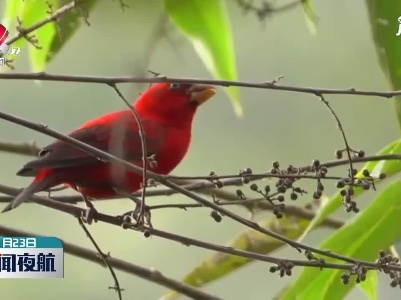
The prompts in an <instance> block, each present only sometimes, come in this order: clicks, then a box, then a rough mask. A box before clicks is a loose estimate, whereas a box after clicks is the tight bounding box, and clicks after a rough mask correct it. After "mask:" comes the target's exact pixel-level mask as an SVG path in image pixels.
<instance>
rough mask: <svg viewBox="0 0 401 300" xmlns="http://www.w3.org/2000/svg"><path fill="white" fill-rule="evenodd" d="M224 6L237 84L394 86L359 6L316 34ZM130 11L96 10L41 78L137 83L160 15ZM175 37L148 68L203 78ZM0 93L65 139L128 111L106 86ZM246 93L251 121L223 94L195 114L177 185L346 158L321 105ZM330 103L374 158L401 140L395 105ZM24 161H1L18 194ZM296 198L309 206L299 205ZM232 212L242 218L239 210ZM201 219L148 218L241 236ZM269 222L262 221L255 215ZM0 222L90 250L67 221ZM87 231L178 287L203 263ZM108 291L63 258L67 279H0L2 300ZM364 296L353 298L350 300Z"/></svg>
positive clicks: (8, 84) (166, 213) (229, 288)
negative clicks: (128, 78) (130, 78)
mask: <svg viewBox="0 0 401 300" xmlns="http://www.w3.org/2000/svg"><path fill="white" fill-rule="evenodd" d="M227 2H228V9H229V14H230V18H231V22H232V27H233V34H234V41H235V47H236V55H237V63H238V71H239V77H240V79H242V80H247V81H254V82H265V81H269V80H272V79H274V78H276V77H277V76H279V75H284V76H285V78H284V79H282V83H283V84H284V83H285V84H291V85H297V86H315V87H327V88H349V87H355V88H358V89H369V90H385V89H388V86H387V83H386V82H385V79H384V77H383V76H382V74H381V71H380V68H379V65H378V62H377V58H376V53H375V51H374V46H373V43H372V39H371V33H370V28H369V23H368V19H367V14H366V8H365V4H364V2H363V1H349V0H338V1H329V0H321V1H314V3H313V5H314V7H315V12H316V13H317V15H318V16H319V22H318V25H317V29H318V30H317V35H316V36H313V35H311V34H310V32H309V31H308V28H307V26H306V24H305V20H304V15H303V12H302V8H301V6H299V7H298V8H295V9H293V10H290V11H288V12H284V13H278V14H274V15H272V16H271V17H270V18H268V19H267V20H266V21H264V22H262V23H261V22H259V21H258V20H257V18H256V17H255V16H254V15H253V14H247V15H244V14H243V11H242V10H241V9H240V8H239V7H238V5H237V4H236V2H235V1H232V2H231V1H227ZM277 2H278V1H277ZM280 2H281V1H280ZM280 2H278V4H279V3H280ZM2 5H3V3H0V9H1V8H2ZM130 6H131V7H130V8H129V9H126V10H125V12H122V11H121V9H120V7H119V5H118V1H114V2H113V1H101V2H100V3H99V4H98V5H97V7H96V8H95V9H94V10H93V12H92V13H91V15H90V18H89V21H90V24H91V26H90V27H87V26H84V27H82V28H81V29H79V31H78V32H77V34H76V35H75V36H74V37H73V38H72V39H71V40H70V41H69V42H68V44H67V45H66V46H65V47H64V48H63V50H62V51H61V52H60V53H59V54H58V56H57V57H56V59H55V60H54V61H53V62H52V63H51V64H50V65H49V67H48V68H47V70H46V71H47V72H51V73H65V74H82V75H84V74H87V75H89V74H91V75H108V76H112V75H116V76H117V75H132V74H133V73H135V71H136V70H137V69H138V68H137V67H138V66H139V65H141V62H142V61H143V58H144V57H146V56H147V53H146V52H147V51H148V49H147V47H148V43H149V41H150V40H151V39H152V38H153V37H152V35H153V34H154V32H155V27H156V26H157V23H158V22H159V19H160V16H161V15H162V13H163V7H162V5H161V2H160V1H157V0H149V1H130ZM0 11H1V10H0ZM170 37H171V39H172V40H173V42H174V43H173V44H174V46H173V47H172V45H171V42H170V41H169V40H166V39H162V40H161V41H160V42H159V43H157V45H156V48H155V49H154V53H153V55H152V57H151V61H150V64H149V69H150V70H152V71H156V72H160V73H162V74H166V75H171V76H182V77H200V78H205V77H210V75H209V74H208V72H207V71H206V69H205V67H204V66H203V64H202V63H201V61H200V59H199V58H198V56H197V55H196V54H195V52H194V50H193V48H192V46H191V44H189V43H188V42H187V41H186V40H185V39H184V38H183V37H182V36H181V35H180V34H179V33H177V32H174V31H173V32H171V33H170ZM27 52H28V51H27V49H26V48H25V49H23V50H22V51H21V54H20V55H24V56H25V57H23V58H20V59H19V61H18V62H17V63H16V70H17V71H20V72H22V71H26V72H28V71H29V63H28V57H27ZM145 87H146V86H145V85H128V84H127V85H123V86H121V89H122V90H123V91H124V92H125V94H126V95H129V98H131V99H135V98H136V96H137V94H138V93H139V92H141V91H143V89H144V88H145ZM0 90H1V91H2V96H1V98H0V107H1V108H0V109H1V110H4V111H5V112H8V113H13V114H16V115H18V116H21V117H24V118H27V119H29V120H33V121H38V122H41V123H45V124H47V125H49V126H50V127H52V128H54V129H56V130H59V131H61V132H69V131H70V130H72V129H74V128H75V127H77V126H79V125H80V124H81V123H83V122H84V121H86V120H88V119H91V118H94V117H96V116H99V115H101V114H104V113H107V112H110V111H113V110H118V109H123V108H125V105H124V104H123V103H122V102H121V100H120V99H119V98H118V97H117V96H116V94H115V92H114V91H113V90H112V89H110V88H109V87H106V86H103V85H93V84H78V83H57V82H42V83H40V84H35V83H34V82H32V81H1V82H0ZM241 95H242V99H243V107H244V114H245V115H244V117H243V118H242V119H239V118H237V117H236V116H235V114H234V111H233V109H232V106H231V104H230V102H229V101H228V99H227V96H226V94H225V93H223V91H222V90H221V91H220V92H219V94H218V95H217V96H216V97H215V98H214V99H213V101H210V102H209V103H208V104H207V105H205V106H204V107H202V108H201V109H200V110H199V113H198V115H197V118H196V120H195V122H194V130H193V137H194V138H193V143H192V146H191V149H190V152H189V154H188V156H187V157H186V159H185V161H184V162H183V163H182V164H181V165H180V166H179V167H178V168H177V169H176V170H175V171H174V174H180V175H207V174H208V173H209V172H210V171H212V170H213V171H215V172H216V173H217V174H232V173H236V172H238V170H239V169H242V168H245V167H251V168H252V169H253V170H254V171H255V172H256V171H259V172H262V171H265V170H267V169H268V168H270V166H271V163H272V161H274V160H278V161H280V162H281V164H282V165H288V164H292V165H305V164H307V163H309V162H310V161H311V160H312V159H314V158H319V159H320V160H322V161H324V160H331V159H333V158H334V155H333V153H334V150H336V149H340V148H343V143H342V139H341V136H340V133H339V131H338V130H337V127H336V124H335V122H334V120H333V118H332V116H331V115H330V114H329V112H328V111H327V109H326V108H325V107H324V106H323V105H322V104H320V103H319V101H318V99H317V98H315V97H313V96H311V95H306V94H297V93H289V92H275V91H269V90H257V89H241ZM327 100H329V101H330V103H331V104H332V106H333V108H334V109H335V111H336V112H337V113H338V114H339V116H340V118H341V120H342V123H343V126H344V128H345V130H346V134H347V136H348V138H349V140H350V142H351V146H352V147H354V148H356V149H364V150H365V151H366V152H367V153H370V154H373V153H374V152H376V151H377V150H379V149H380V148H382V147H383V146H384V145H386V144H388V143H389V142H391V141H393V140H394V139H396V138H398V136H399V132H398V129H397V126H398V125H397V121H396V118H395V114H394V111H393V105H392V101H390V100H386V99H384V98H383V99H382V98H375V97H358V96H328V97H327ZM0 123H1V125H0V126H1V130H0V140H4V141H14V142H19V141H31V140H35V141H37V143H38V145H45V144H46V143H48V142H50V141H51V139H50V138H49V137H46V136H44V135H41V134H39V133H36V132H33V131H30V130H28V129H25V128H20V127H18V126H16V125H13V124H9V123H7V122H4V121H0ZM28 159H29V158H27V157H21V156H16V155H9V154H4V153H1V155H0V165H1V172H0V180H1V183H3V184H8V185H11V186H16V187H23V186H25V185H26V184H28V182H29V179H24V178H19V177H17V176H15V175H14V174H15V172H16V171H17V170H18V169H19V168H20V166H21V165H22V164H23V163H24V162H26V161H27V160H28ZM302 187H303V188H305V189H309V190H310V189H312V188H313V185H312V183H310V182H304V184H303V185H302ZM326 187H330V188H327V191H328V193H331V192H333V191H334V189H333V188H332V187H331V184H330V183H327V184H326ZM71 193H72V192H71ZM371 195H374V193H371ZM181 200H184V197H181V196H174V197H170V198H168V199H167V198H165V197H164V198H163V197H160V198H157V199H156V198H149V200H148V201H149V203H150V202H152V203H162V202H166V201H173V202H179V201H181ZM302 200H303V201H307V200H310V198H309V197H308V196H304V197H302ZM96 207H97V209H98V210H99V211H102V212H108V213H110V214H120V213H122V212H125V211H127V210H130V209H131V208H132V204H131V202H130V201H129V200H116V201H110V202H107V201H105V202H100V203H97V204H96ZM235 211H236V212H238V213H240V214H242V215H244V216H246V212H245V211H244V210H243V209H241V208H237V209H235ZM209 213H210V212H209V211H208V210H207V209H194V210H189V211H187V212H185V211H182V210H160V211H156V212H155V213H154V214H153V218H152V221H153V225H154V226H155V227H156V228H161V229H163V230H166V231H171V232H175V233H178V234H182V235H186V236H191V237H194V238H198V239H203V240H207V241H210V242H214V243H225V242H227V241H228V240H230V239H231V238H233V237H234V236H236V235H237V234H238V233H239V232H240V231H241V230H243V229H244V228H243V227H242V226H240V225H239V224H237V223H235V222H233V221H230V220H228V219H223V222H221V223H216V222H214V221H213V220H212V219H211V218H210V217H209ZM268 216H269V214H263V215H261V216H260V217H259V218H266V217H268ZM345 217H348V218H349V217H351V215H345ZM0 223H1V224H3V225H8V226H13V227H16V228H21V229H26V230H29V231H33V232H37V233H40V234H42V235H53V236H57V237H60V238H62V239H64V240H66V241H69V242H73V243H76V244H79V245H81V246H85V247H89V248H92V245H91V244H90V241H89V240H88V239H87V238H86V236H85V234H84V233H83V231H82V230H81V228H80V227H79V225H78V223H77V221H76V220H75V219H74V218H72V217H70V216H68V215H65V214H62V213H59V212H56V211H53V210H50V209H48V208H45V207H39V206H38V205H31V204H25V205H23V206H21V207H20V208H19V209H18V210H15V211H12V212H10V213H8V214H4V215H1V218H0ZM90 230H91V232H92V234H93V235H94V237H95V238H96V240H97V242H98V243H99V245H100V247H101V248H102V250H103V251H104V252H108V251H110V252H111V255H112V256H113V257H118V258H121V259H125V260H127V261H130V262H132V263H135V264H139V265H142V266H145V267H155V268H156V269H158V270H160V271H161V272H162V273H164V274H165V275H167V276H171V277H173V278H175V279H180V278H181V277H182V276H184V275H185V274H186V273H187V272H189V271H190V270H191V269H192V268H193V267H195V266H196V265H197V264H198V263H199V261H200V260H202V259H203V258H204V257H205V256H206V255H208V254H209V252H208V251H206V250H202V249H198V248H195V247H186V246H183V245H181V244H178V243H174V242H170V241H167V240H162V239H160V238H157V237H152V238H149V239H146V238H144V237H143V236H142V234H139V233H136V232H132V231H124V230H122V229H121V228H118V227H113V226H109V225H106V224H101V223H100V224H95V225H92V226H90ZM327 234H328V231H327V230H318V231H316V232H313V233H312V234H311V235H310V237H309V238H308V239H307V240H306V242H307V243H310V244H312V245H316V244H318V243H319V241H321V239H322V238H323V237H325V236H327ZM275 255H277V256H284V257H296V256H295V255H296V253H295V251H294V250H293V249H284V250H282V251H280V252H278V253H276V254H275ZM117 275H118V278H119V280H120V284H121V286H122V287H123V288H125V291H124V292H123V297H124V299H141V300H142V299H143V300H147V299H157V298H158V297H160V296H161V295H162V294H164V293H165V292H166V290H165V289H163V288H161V287H159V286H157V285H154V284H151V283H148V282H146V281H144V280H141V279H138V278H136V277H134V276H130V275H127V274H124V273H122V272H119V271H117ZM294 279H295V278H294ZM291 280H292V279H291V278H283V279H280V278H278V276H277V275H276V274H274V275H273V274H271V273H269V272H268V266H267V265H266V264H263V263H255V264H252V265H251V266H249V267H246V268H244V269H242V270H240V271H238V272H236V273H234V274H232V275H230V276H228V277H227V278H224V279H222V280H219V281H218V282H216V283H213V284H211V285H209V286H207V287H206V288H205V290H206V291H208V292H210V293H213V294H217V295H219V296H221V297H223V298H224V299H244V298H248V299H273V296H274V295H275V294H276V293H277V292H278V291H279V290H280V289H281V288H282V287H284V285H285V284H287V283H288V282H290V281H291ZM111 285H113V281H112V278H111V276H110V273H109V272H108V271H107V269H104V268H102V267H100V266H98V265H94V264H92V263H88V262H86V261H83V260H80V259H77V258H75V257H71V256H69V255H66V256H65V279H64V280H8V279H3V280H1V281H0V291H1V297H2V299H22V298H27V299H43V300H46V299H60V300H64V299H74V298H75V299H84V298H86V299H88V298H90V299H98V300H103V299H116V297H117V296H116V295H115V294H114V293H115V292H114V291H113V290H109V289H108V286H111ZM381 285H382V286H381V288H380V291H379V292H380V297H379V298H380V299H382V298H383V299H384V297H386V298H387V297H388V298H396V297H399V291H398V290H395V289H393V290H392V289H391V288H390V287H389V282H388V279H387V278H386V279H385V280H382V282H381ZM364 297H365V295H363V294H362V293H361V292H360V291H359V290H355V291H353V292H352V293H351V294H350V295H349V296H348V298H347V299H364Z"/></svg>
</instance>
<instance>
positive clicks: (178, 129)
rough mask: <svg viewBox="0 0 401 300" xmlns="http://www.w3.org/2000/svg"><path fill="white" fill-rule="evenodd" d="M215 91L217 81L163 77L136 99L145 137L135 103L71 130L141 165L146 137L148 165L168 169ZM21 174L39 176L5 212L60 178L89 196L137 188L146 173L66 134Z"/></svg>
mask: <svg viewBox="0 0 401 300" xmlns="http://www.w3.org/2000/svg"><path fill="white" fill-rule="evenodd" d="M215 93H216V89H215V87H213V86H210V85H203V84H177V83H157V84H154V85H152V86H151V87H150V88H149V89H148V90H147V91H145V92H144V93H143V94H142V95H141V96H140V97H139V99H138V100H137V101H136V102H135V104H134V107H135V110H136V112H137V114H138V116H139V118H140V120H141V123H142V126H143V130H144V137H143V140H141V135H140V129H139V128H140V127H139V125H138V122H137V120H136V118H135V116H134V114H133V112H132V110H131V109H126V110H120V111H117V112H112V113H109V114H106V115H103V116H101V117H99V118H96V119H94V120H91V121H89V122H86V123H85V124H83V125H82V126H81V127H80V128H78V129H77V130H75V131H73V132H71V133H70V134H69V135H68V136H70V137H72V138H75V139H77V140H79V141H81V142H84V143H86V144H89V145H91V146H93V147H95V148H98V149H100V150H102V151H106V152H108V153H110V154H112V155H114V156H116V157H118V158H121V159H124V160H126V161H128V162H130V163H133V164H135V165H138V166H141V167H143V159H142V158H143V153H142V141H144V142H145V143H146V150H147V151H146V152H147V153H146V156H147V158H149V157H152V162H153V163H151V164H148V165H147V167H148V169H150V170H151V171H153V172H155V173H159V174H168V173H170V172H171V171H172V170H173V169H174V168H175V167H176V166H177V165H178V164H179V163H180V162H181V160H182V159H183V158H184V156H185V154H186V153H187V151H188V148H189V145H190V143H191V130H192V120H193V118H194V115H195V113H196V111H197V108H198V107H199V105H201V104H203V103H204V102H206V101H207V100H208V99H210V98H211V97H212V96H214V95H215ZM17 175H19V176H33V177H35V179H34V180H33V181H32V183H31V184H30V185H29V186H28V187H26V188H25V189H24V190H23V191H22V192H21V193H20V194H19V195H18V196H17V197H16V198H15V199H14V200H13V201H12V202H10V203H9V204H8V205H7V206H6V207H5V208H4V209H3V211H2V212H6V211H9V210H11V209H14V208H16V207H17V206H19V205H20V204H21V203H23V202H24V201H26V200H28V199H29V198H30V197H31V196H32V195H33V194H35V193H37V192H40V191H46V190H49V189H50V188H52V187H55V186H58V185H60V184H67V185H68V186H70V187H71V188H73V189H75V190H77V191H78V192H80V193H81V194H82V195H83V196H84V198H85V199H107V198H114V197H116V196H118V194H117V190H120V191H123V192H124V193H132V192H135V191H137V190H139V189H140V188H141V183H142V175H141V174H138V173H135V172H133V171H129V170H127V169H126V168H125V167H124V166H121V165H120V164H117V163H114V162H104V161H102V160H99V159H98V158H97V157H95V156H93V155H91V154H89V153H87V152H84V151H82V150H79V149H78V148H76V147H74V146H72V145H71V144H69V143H67V142H64V141H61V140H56V141H54V142H53V143H51V144H50V145H48V146H46V147H44V148H43V149H42V150H41V151H40V153H39V157H38V158H36V159H35V160H33V161H30V162H28V163H27V164H26V165H24V166H23V167H22V169H21V170H20V171H18V173H17ZM85 202H86V203H87V201H85Z"/></svg>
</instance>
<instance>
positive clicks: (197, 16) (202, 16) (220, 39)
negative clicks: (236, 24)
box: [164, 0, 242, 115]
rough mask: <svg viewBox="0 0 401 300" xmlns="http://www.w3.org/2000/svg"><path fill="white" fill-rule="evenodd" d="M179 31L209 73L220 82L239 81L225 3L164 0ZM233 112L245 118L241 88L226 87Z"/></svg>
mask: <svg viewBox="0 0 401 300" xmlns="http://www.w3.org/2000/svg"><path fill="white" fill-rule="evenodd" d="M164 6H165V8H166V11H167V13H168V14H169V16H170V18H171V20H172V21H173V23H174V24H175V26H176V27H177V28H179V29H180V30H181V31H182V33H183V34H184V35H185V36H186V37H187V38H188V39H189V40H190V41H191V42H192V45H193V47H194V49H195V51H196V52H197V53H198V55H199V57H200V58H201V59H202V61H203V63H204V64H205V66H206V67H207V68H208V70H209V71H210V72H211V73H212V74H213V76H215V77H216V78H219V79H225V80H236V79H237V68H236V60H235V53H234V43H233V38H232V34H231V25H230V20H229V18H228V15H227V9H226V5H225V2H224V1H223V0H191V1H182V0H164ZM227 92H228V95H229V97H230V99H231V102H232V103H233V106H234V110H235V112H236V113H237V114H238V115H242V106H241V103H240V95H239V89H238V87H229V88H227Z"/></svg>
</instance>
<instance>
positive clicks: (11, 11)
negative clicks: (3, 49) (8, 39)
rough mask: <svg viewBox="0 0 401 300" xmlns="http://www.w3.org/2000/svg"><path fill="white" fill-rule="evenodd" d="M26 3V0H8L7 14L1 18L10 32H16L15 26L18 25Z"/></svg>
mask: <svg viewBox="0 0 401 300" xmlns="http://www.w3.org/2000/svg"><path fill="white" fill-rule="evenodd" d="M24 5H25V2H24V1H15V0H8V1H7V3H6V5H5V8H6V9H5V14H4V16H3V19H2V20H1V24H3V25H4V27H6V28H7V29H8V30H9V31H10V33H12V32H16V29H15V28H14V27H15V26H16V25H17V17H16V16H19V15H20V12H21V11H22V9H23V7H24Z"/></svg>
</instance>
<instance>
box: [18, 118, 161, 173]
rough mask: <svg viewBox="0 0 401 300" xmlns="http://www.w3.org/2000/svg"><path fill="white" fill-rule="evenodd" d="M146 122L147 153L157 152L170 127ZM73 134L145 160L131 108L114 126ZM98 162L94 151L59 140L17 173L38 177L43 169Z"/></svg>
mask: <svg viewBox="0 0 401 300" xmlns="http://www.w3.org/2000/svg"><path fill="white" fill-rule="evenodd" d="M142 124H143V127H144V131H145V139H144V141H145V142H146V148H147V149H146V150H147V155H148V156H150V155H152V154H156V155H157V154H158V152H159V151H160V148H161V146H162V144H163V142H164V140H165V139H166V133H167V132H166V128H165V127H164V126H163V125H162V124H160V123H158V122H155V121H153V120H150V119H144V120H142ZM69 136H70V137H72V138H75V139H77V140H79V141H81V142H84V143H87V144H89V145H91V146H93V147H95V148H97V149H99V150H102V151H106V152H108V153H110V154H112V155H115V156H117V157H119V158H121V159H124V160H128V161H135V160H138V161H140V160H141V159H142V144H141V138H140V134H139V126H138V124H137V122H136V120H135V118H134V116H133V115H132V112H131V111H127V113H124V114H121V115H119V116H118V118H116V119H115V122H114V123H113V125H110V124H106V123H103V124H102V123H101V124H97V125H93V126H88V127H85V128H81V129H78V130H76V131H74V132H72V133H71V134H69ZM98 162H99V160H98V159H97V158H96V157H94V156H92V155H91V154H88V153H86V152H84V151H81V150H79V149H77V148H75V147H74V146H72V145H70V144H68V143H66V142H64V141H61V140H56V141H55V142H53V143H52V144H50V145H48V146H46V147H44V148H43V149H42V150H41V151H40V153H39V157H38V158H37V159H35V160H33V161H30V162H28V163H27V164H26V165H25V166H24V167H23V168H22V169H21V170H20V171H19V172H18V173H17V175H19V176H36V173H37V171H38V170H39V169H44V168H69V167H76V166H84V165H91V164H95V163H98Z"/></svg>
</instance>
